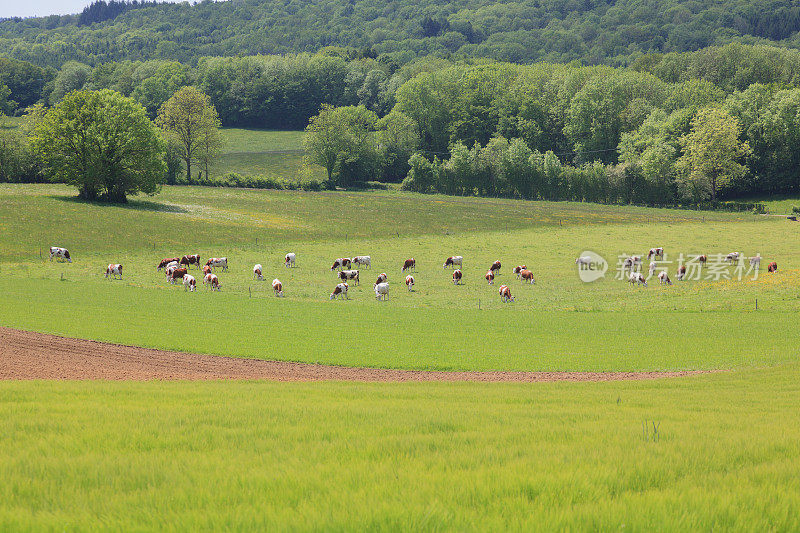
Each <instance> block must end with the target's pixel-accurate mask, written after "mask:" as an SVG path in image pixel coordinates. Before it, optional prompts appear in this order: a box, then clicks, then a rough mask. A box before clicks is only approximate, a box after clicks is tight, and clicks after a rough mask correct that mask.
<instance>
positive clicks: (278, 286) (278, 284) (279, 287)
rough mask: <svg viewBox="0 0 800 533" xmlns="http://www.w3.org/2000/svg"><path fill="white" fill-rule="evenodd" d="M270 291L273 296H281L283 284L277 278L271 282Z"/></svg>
mask: <svg viewBox="0 0 800 533" xmlns="http://www.w3.org/2000/svg"><path fill="white" fill-rule="evenodd" d="M272 290H273V291H275V296H278V297H281V296H283V283H281V280H279V279H278V278H275V279H273V280H272Z"/></svg>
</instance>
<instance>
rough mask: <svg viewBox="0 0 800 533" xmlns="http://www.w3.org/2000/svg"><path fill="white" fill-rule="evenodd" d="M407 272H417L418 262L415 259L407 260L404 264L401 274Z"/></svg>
mask: <svg viewBox="0 0 800 533" xmlns="http://www.w3.org/2000/svg"><path fill="white" fill-rule="evenodd" d="M406 270H413V271H416V270H417V260H416V259H414V258H413V257H412V258H411V259H406V260H405V262H404V263H403V269H402V270H401V271H400V272H405V271H406Z"/></svg>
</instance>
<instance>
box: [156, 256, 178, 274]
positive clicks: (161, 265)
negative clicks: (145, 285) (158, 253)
mask: <svg viewBox="0 0 800 533" xmlns="http://www.w3.org/2000/svg"><path fill="white" fill-rule="evenodd" d="M180 261H181V260H180V258H179V257H170V258H167V259H162V260H161V262H160V263H159V264H158V266H157V267H156V272H158V271H160V270H161V269H162V268H166V267H167V266H168V265H170V264H171V263H175V264H179V263H180Z"/></svg>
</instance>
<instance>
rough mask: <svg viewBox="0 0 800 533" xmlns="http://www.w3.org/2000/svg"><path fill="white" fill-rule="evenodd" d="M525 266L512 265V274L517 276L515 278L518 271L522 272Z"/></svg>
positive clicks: (525, 268)
mask: <svg viewBox="0 0 800 533" xmlns="http://www.w3.org/2000/svg"><path fill="white" fill-rule="evenodd" d="M527 268H528V267H527V266H525V265H517V266H515V267H514V270H513V272H514V275H515V276H517V279H519V273H520V272H522V271H523V270H527Z"/></svg>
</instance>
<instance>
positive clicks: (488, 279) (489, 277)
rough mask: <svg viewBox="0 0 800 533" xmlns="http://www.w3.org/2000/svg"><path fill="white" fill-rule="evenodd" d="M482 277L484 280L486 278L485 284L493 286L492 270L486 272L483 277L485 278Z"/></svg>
mask: <svg viewBox="0 0 800 533" xmlns="http://www.w3.org/2000/svg"><path fill="white" fill-rule="evenodd" d="M483 277H484V278H486V282H487V283H488V284H489V285H493V284H494V271H493V270H489V271H487V272H486V275H485V276H483Z"/></svg>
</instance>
